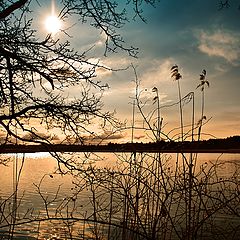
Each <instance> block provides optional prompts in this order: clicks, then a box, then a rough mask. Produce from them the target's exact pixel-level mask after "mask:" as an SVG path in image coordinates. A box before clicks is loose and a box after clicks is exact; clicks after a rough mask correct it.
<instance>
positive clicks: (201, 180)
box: [0, 66, 240, 240]
mask: <svg viewBox="0 0 240 240" xmlns="http://www.w3.org/2000/svg"><path fill="white" fill-rule="evenodd" d="M205 73H206V72H204V71H203V72H202V75H200V81H201V83H200V85H199V87H201V92H202V105H201V110H200V115H201V119H202V118H203V116H204V108H205V97H204V88H203V85H205V84H207V82H206V79H205V77H206V74H205ZM171 74H172V76H173V77H175V78H178V79H176V80H177V81H178V84H179V79H180V76H177V75H178V74H179V72H178V67H177V66H174V67H173V68H172V69H171ZM181 78H182V76H181ZM207 85H208V84H207ZM139 89H140V82H139V81H138V80H137V77H136V95H135V99H134V105H133V121H132V127H131V128H132V134H133V133H134V128H135V127H136V126H135V125H134V123H135V117H136V114H139V115H140V116H141V118H142V121H143V123H144V124H143V126H144V130H145V131H146V132H148V133H149V136H150V134H151V138H152V139H153V140H155V141H158V142H159V143H161V141H163V140H165V141H169V142H170V141H172V140H175V139H171V137H170V135H169V134H168V133H166V132H164V128H163V117H162V115H161V107H162V106H161V104H160V103H161V101H160V100H161V99H160V97H161V94H160V92H159V90H158V88H157V87H153V88H152V89H153V93H154V94H155V96H154V97H153V99H152V100H153V104H152V102H151V104H152V106H153V108H154V109H153V110H150V112H147V111H146V110H145V107H146V106H147V104H146V102H143V100H142V99H141V91H140V90H139ZM178 93H179V94H178V100H177V101H176V104H179V114H180V127H179V128H177V129H178V130H180V133H179V134H178V135H177V139H178V140H179V141H183V140H184V139H185V138H187V137H190V139H191V140H192V141H195V139H197V140H200V139H201V134H202V132H201V129H202V122H201V123H200V125H199V123H195V116H196V115H197V112H195V111H196V109H195V102H194V101H195V99H194V96H195V93H194V92H191V93H188V94H186V95H185V96H184V97H182V93H181V89H180V85H178ZM188 103H192V107H191V109H192V113H191V116H192V118H191V119H192V122H191V124H190V130H187V127H188V126H184V122H185V121H184V115H183V107H184V104H188ZM135 108H136V109H135ZM148 109H149V108H148ZM155 116H156V117H155ZM196 130H197V133H195V132H196ZM132 141H133V136H132ZM114 156H115V157H114V159H115V160H113V161H115V164H113V165H111V166H107V165H101V164H99V163H98V161H99V159H100V158H99V156H98V158H96V157H94V155H93V156H92V155H90V154H89V155H84V156H82V157H81V158H79V156H75V155H73V156H69V157H66V156H65V158H64V160H61V158H60V156H58V160H59V168H60V170H61V171H59V172H60V173H61V174H70V175H71V176H72V179H73V180H72V181H73V185H74V187H72V189H71V190H70V191H69V195H68V196H66V197H65V198H61V197H60V196H59V191H60V187H61V186H56V192H55V195H54V196H52V197H50V196H48V194H46V192H45V189H44V184H43V183H44V181H45V179H46V177H50V178H51V177H54V175H50V176H43V178H42V179H41V180H40V182H39V183H38V184H35V188H36V191H37V193H38V195H39V196H40V198H41V201H42V203H43V209H42V210H41V211H40V212H36V211H34V210H31V211H27V212H26V213H25V214H21V215H18V214H17V210H18V209H17V208H15V209H14V211H13V208H9V207H8V206H9V202H11V199H10V198H5V199H4V198H3V197H1V198H0V230H1V229H10V230H11V231H10V232H11V234H9V233H8V232H4V233H3V234H2V236H4V237H5V238H7V237H9V239H11V238H12V239H14V237H15V236H16V235H15V234H14V229H16V227H19V226H20V227H21V226H22V227H23V226H26V225H28V226H29V224H32V225H33V226H35V228H36V229H35V231H36V232H37V233H36V234H35V235H34V236H35V237H36V239H41V237H43V235H42V231H43V230H42V229H46V228H47V229H49V232H52V233H53V232H54V234H55V235H56V236H58V237H59V238H60V239H95V240H100V239H108V240H114V239H116V240H158V239H159V240H162V239H164V240H169V239H182V240H185V239H189V240H190V239H218V240H221V239H238V236H239V234H240V228H239V226H240V208H239V204H240V194H239V191H240V189H239V181H240V170H239V169H240V168H239V167H240V166H239V162H238V161H236V162H229V161H222V160H221V158H220V157H219V159H216V161H214V162H210V161H207V162H204V163H201V162H199V161H200V159H199V155H198V154H185V153H179V154H171V155H168V154H162V153H154V154H152V153H136V152H132V153H129V154H126V153H122V154H114ZM64 163H67V164H65V167H64ZM62 165H63V166H62ZM69 166H71V167H69ZM227 166H231V169H233V171H232V172H230V173H229V174H228V175H227V174H226V172H225V171H226V170H225V169H226V168H227ZM223 172H225V174H224V175H223V174H222V173H223ZM19 178H20V176H19V177H18V181H19ZM52 206H54V208H53V207H52ZM12 218H14V222H13V221H11V219H12ZM36 223H38V224H36ZM18 229H19V228H18ZM50 230H51V231H50ZM52 233H49V236H53V235H51V234H52Z"/></svg>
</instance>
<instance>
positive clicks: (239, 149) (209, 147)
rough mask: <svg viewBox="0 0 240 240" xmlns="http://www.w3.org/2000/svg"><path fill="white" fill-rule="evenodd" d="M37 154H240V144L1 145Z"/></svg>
mask: <svg viewBox="0 0 240 240" xmlns="http://www.w3.org/2000/svg"><path fill="white" fill-rule="evenodd" d="M37 152H138V153H144V152H146V153H236V154H237V153H240V143H239V142H230V143H228V144H227V143H226V142H223V143H219V142H218V143H216V142H212V141H210V142H209V141H199V142H159V143H125V144H117V143H109V144H106V145H76V144H72V145H70V144H51V145H50V144H39V145H15V144H5V145H0V154H7V153H37Z"/></svg>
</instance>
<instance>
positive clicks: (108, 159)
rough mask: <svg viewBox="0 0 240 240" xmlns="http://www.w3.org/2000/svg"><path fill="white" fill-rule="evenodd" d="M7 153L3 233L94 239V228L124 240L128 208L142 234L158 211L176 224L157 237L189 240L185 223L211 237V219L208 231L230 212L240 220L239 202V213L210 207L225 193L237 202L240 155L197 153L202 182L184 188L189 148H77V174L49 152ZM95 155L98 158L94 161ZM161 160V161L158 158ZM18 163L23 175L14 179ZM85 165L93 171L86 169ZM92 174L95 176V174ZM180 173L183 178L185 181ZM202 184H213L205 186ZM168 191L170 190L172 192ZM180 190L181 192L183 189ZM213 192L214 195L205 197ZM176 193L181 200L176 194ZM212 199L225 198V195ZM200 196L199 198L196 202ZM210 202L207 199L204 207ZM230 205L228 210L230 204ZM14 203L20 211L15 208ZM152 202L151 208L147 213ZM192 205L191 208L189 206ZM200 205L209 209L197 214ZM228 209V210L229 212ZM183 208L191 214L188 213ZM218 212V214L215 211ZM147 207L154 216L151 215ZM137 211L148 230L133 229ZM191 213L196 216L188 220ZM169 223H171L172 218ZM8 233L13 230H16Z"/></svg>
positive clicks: (2, 172)
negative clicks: (90, 151)
mask: <svg viewBox="0 0 240 240" xmlns="http://www.w3.org/2000/svg"><path fill="white" fill-rule="evenodd" d="M2 156H3V157H4V158H5V159H6V158H7V156H9V157H10V158H11V161H10V162H9V163H8V164H7V166H3V165H0V183H1V187H0V200H1V202H0V203H1V213H0V215H1V216H0V223H1V225H0V239H11V238H12V239H97V238H96V236H97V234H99V235H101V236H102V239H124V236H125V238H126V239H127V236H128V235H129V232H128V231H123V230H121V233H119V230H116V229H118V227H116V226H117V225H118V224H119V221H120V220H121V224H123V225H124V224H125V223H123V222H122V217H123V215H124V219H126V214H127V218H128V219H130V218H131V223H129V222H128V221H127V222H126V224H127V225H126V226H127V227H126V229H127V228H131V227H132V226H133V225H135V228H134V229H135V230H136V231H139V232H143V233H145V232H147V231H148V229H149V228H153V225H152V224H153V220H154V219H155V216H154V214H158V216H160V217H161V221H160V220H159V221H157V223H158V224H159V228H160V227H162V226H168V225H169V223H168V222H170V220H171V222H173V223H174V224H172V225H171V226H172V227H173V226H174V229H171V231H170V230H169V231H167V230H166V231H165V232H164V233H163V232H161V234H160V233H159V234H160V235H161V238H160V237H159V236H160V235H159V236H158V235H157V234H156V236H155V237H156V239H158V238H157V237H159V239H181V237H182V239H184V233H183V232H184V231H185V230H184V229H185V228H184V227H183V226H191V227H192V228H194V229H197V230H196V236H200V235H201V237H202V238H200V237H199V239H204V238H206V239H207V236H208V235H204V234H203V232H208V231H209V227H210V225H209V224H210V223H212V224H213V222H216V223H217V224H218V226H217V227H216V228H212V230H211V231H217V229H222V228H223V223H225V221H229V219H231V222H230V223H229V226H232V229H234V227H235V225H238V224H240V219H239V215H237V214H239V209H235V210H236V214H234V213H232V214H229V215H227V214H226V209H225V206H223V211H220V209H215V208H214V207H213V205H215V206H216V204H218V206H219V207H220V206H221V204H222V205H224V202H223V200H224V198H228V197H229V199H230V200H231V201H232V202H231V204H236V206H237V203H236V201H237V200H238V199H237V197H235V198H234V196H235V195H234V193H233V192H231V191H233V189H236V188H239V186H235V185H234V184H235V182H234V181H235V180H236V182H238V183H239V180H240V178H239V171H240V170H239V166H240V154H223V155H222V154H198V156H197V164H194V165H196V166H195V168H194V169H195V170H194V171H195V173H196V179H197V178H198V180H197V183H198V185H196V186H195V185H194V184H192V185H191V189H194V190H193V191H189V189H190V188H188V190H186V189H187V187H184V188H182V190H179V188H180V187H181V186H182V184H183V183H186V186H188V183H187V182H188V176H189V175H187V174H186V175H182V174H181V171H184V169H186V166H188V165H185V163H184V161H187V159H189V158H190V154H186V155H184V158H182V156H177V155H176V154H164V155H161V157H160V158H159V156H158V155H156V154H146V155H144V156H143V155H142V154H141V155H138V156H134V155H131V154H126V153H125V154H117V155H116V154H110V153H108V154H98V156H95V155H91V156H90V155H83V154H80V155H79V156H80V157H79V162H80V161H81V162H82V161H85V160H84V159H85V158H86V159H87V160H86V162H84V164H83V165H80V166H78V167H81V166H82V167H83V169H85V170H84V171H83V172H85V173H81V171H80V173H79V171H78V170H76V169H71V171H70V170H69V169H66V168H65V167H63V169H62V170H63V172H62V173H59V171H57V170H58V163H57V161H56V159H54V158H52V157H51V156H50V155H49V154H47V153H37V154H25V155H24V161H23V155H22V154H18V155H11V156H10V155H2ZM156 156H157V157H156ZM74 157H76V156H74ZM178 158H179V159H178ZM76 159H78V158H75V159H74V161H73V160H72V159H71V160H69V163H74V164H75V163H76V162H77V161H78V160H76ZM94 159H97V161H96V162H95V160H94ZM153 159H154V161H153ZM156 159H160V161H155V160H156ZM178 161H179V163H177V162H178ZM150 162H151V163H150ZM215 163H217V165H215ZM119 166H121V168H119ZM20 169H21V174H20V175H19V181H17V176H18V173H19V171H20ZM156 169H157V170H156ZM70 172H71V174H70ZM86 172H88V174H87V175H84V174H86ZM160 172H161V173H160ZM176 172H178V173H177V174H178V175H176ZM122 173H124V174H122ZM125 173H126V174H125ZM216 174H217V175H216ZM95 175H98V177H96V178H95ZM132 176H135V177H134V178H133V177H132ZM170 176H172V178H170ZM216 176H217V177H216ZM86 178H87V180H86ZM214 178H217V179H214ZM113 179H114V180H113ZM133 179H134V180H133ZM172 179H174V181H173V180H172ZM176 179H177V181H176ZM179 179H182V180H181V183H180V182H179ZM200 179H201V180H200ZM234 179H235V180H234ZM223 180H224V181H223ZM201 181H202V182H201ZM204 181H205V182H204ZM206 181H208V182H207V183H206ZM16 182H18V186H17V189H18V190H17V194H15V195H13V196H12V194H13V193H14V192H15V189H16ZM216 182H217V183H216ZM204 184H205V185H208V188H206V186H205V185H204ZM222 184H224V186H225V187H226V188H229V191H228V192H227V193H225V194H224V195H223V196H222V195H221V193H220V194H219V192H220V191H222V189H219V188H220V187H221V188H223V185H222ZM233 185H234V186H233ZM195 189H196V191H195ZM140 190H141V191H140ZM210 190H211V193H206V194H204V195H203V196H202V195H201V196H200V194H199V193H198V191H201V192H204V191H210ZM218 190H219V191H218ZM239 190H240V189H239ZM167 191H170V192H171V191H172V192H173V193H172V195H171V193H167ZM126 192H127V195H128V197H127V198H126V195H125V194H126ZM139 192H141V193H139ZM183 192H184V194H181V195H180V193H183ZM155 193H157V194H155ZM196 193H198V194H196ZM213 193H214V195H213ZM189 194H191V198H192V199H193V200H192V202H191V203H190V202H189V204H187V205H186V206H185V201H186V199H188V198H186V196H188V195H189ZM194 194H196V196H195V195H194ZM230 194H232V195H231V196H230ZM183 195H184V196H183ZM210 195H211V198H209V199H210V200H209V199H207V200H205V198H207V196H210ZM166 196H167V197H166ZM179 198H181V201H177V199H179ZM215 198H219V199H223V200H221V202H220V200H219V201H218V200H217V199H215ZM233 198H234V199H233ZM147 199H148V201H149V203H148V204H147V203H146V200H147ZM214 199H215V200H214ZM229 199H228V201H230V200H229ZM126 201H127V202H128V203H126ZM198 201H200V202H201V203H200V204H199V203H198ZM215 201H217V202H215ZM163 204H164V205H163ZM206 204H207V205H208V206H205V205H206ZM160 205H161V206H160ZM133 206H134V207H133ZM146 206H147V207H146ZM183 206H184V207H183ZM189 206H190V207H189ZM228 207H229V209H230V205H229V206H228ZM15 208H16V209H17V210H16V211H13V209H15ZM132 208H134V209H135V210H134V211H136V209H137V214H136V212H135V215H134V213H131V211H132V210H131V209H132ZM147 208H149V209H148V211H147V212H146V209H147ZM150 208H151V209H150ZM181 208H182V209H181ZM187 208H189V211H187V210H186V209H187ZM198 208H199V209H200V208H204V209H203V210H201V212H199V213H197V211H196V209H198ZM126 209H127V210H126ZM229 209H228V211H232V210H231V209H230V210H229ZM109 211H110V212H109ZM184 211H186V212H188V213H186V215H185V212H184ZM208 211H209V212H208ZM213 211H216V213H217V214H218V216H217V218H216V215H215V213H213ZM210 212H211V213H210ZM148 214H149V216H148V217H146V216H147V215H148ZM180 214H182V215H181V216H182V217H180ZM139 216H144V222H145V226H147V227H146V228H145V229H144V227H143V226H142V227H141V230H139V229H136V226H138V225H137V224H140V225H142V222H141V221H143V220H140V219H137V218H139ZM189 216H191V219H194V221H192V220H190V217H189ZM167 218H168V220H166V219H167ZM187 218H189V222H188V221H187ZM205 218H206V222H207V224H206V225H201V226H199V227H196V224H197V221H199V222H200V221H203V220H204V221H205ZM59 219H60V220H59ZM84 219H85V220H86V219H88V220H89V221H87V220H86V221H85V220H84ZM169 219H170V220H169ZM94 222H97V224H96V223H94ZM190 222H191V223H190ZM11 223H14V224H15V226H14V228H12V227H10V226H12V225H11ZM18 223H19V225H18ZM105 223H110V224H108V225H107V224H105ZM14 224H13V225H14ZM189 224H190V225H189ZM214 224H215V223H214ZM101 225H102V226H101ZM105 225H106V226H105ZM109 226H111V229H110V227H109ZM211 227H212V226H211ZM200 228H201V231H200V230H199V229H200ZM131 229H132V228H131ZM146 229H147V230H146ZM166 229H170V225H169V226H168V227H166ZM135 230H134V231H135ZM155 230H156V229H155ZM134 231H133V232H134ZM149 231H152V230H149ZM224 231H225V233H223V235H219V237H218V239H221V237H222V239H224V236H226V235H225V234H228V236H231V237H232V236H233V235H231V234H230V235H229V233H228V232H227V231H229V229H225V230H224ZM234 231H235V230H234ZM9 232H12V236H11V234H10V235H9ZM100 232H101V233H100ZM156 232H157V231H156ZM185 232H186V231H185ZM134 234H135V233H134ZM113 236H114V237H113ZM134 236H135V235H134ZM203 236H204V237H203ZM132 239H133V238H132ZM134 239H141V236H140V237H138V238H137V237H136V236H135V238H134ZM142 239H144V237H143V238H142ZM229 239H230V238H229ZM232 239H234V237H232ZM236 239H237V238H236Z"/></svg>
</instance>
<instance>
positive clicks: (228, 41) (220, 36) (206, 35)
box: [197, 30, 240, 65]
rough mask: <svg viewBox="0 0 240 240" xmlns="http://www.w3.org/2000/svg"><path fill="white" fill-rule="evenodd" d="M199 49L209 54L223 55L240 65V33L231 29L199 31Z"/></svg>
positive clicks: (229, 60)
mask: <svg viewBox="0 0 240 240" xmlns="http://www.w3.org/2000/svg"><path fill="white" fill-rule="evenodd" d="M197 37H198V39H199V45H198V49H199V50H200V51H201V52H203V53H206V54H208V55H209V56H216V57H222V58H224V59H225V60H227V61H228V62H230V63H232V64H234V65H236V64H237V65H238V64H239V58H240V48H239V45H240V34H239V33H236V32H231V31H222V30H217V31H214V32H206V31H203V30H202V31H198V33H197Z"/></svg>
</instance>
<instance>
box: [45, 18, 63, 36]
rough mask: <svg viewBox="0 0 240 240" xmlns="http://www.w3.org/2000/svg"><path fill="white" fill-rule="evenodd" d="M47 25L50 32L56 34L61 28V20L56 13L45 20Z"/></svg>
mask: <svg viewBox="0 0 240 240" xmlns="http://www.w3.org/2000/svg"><path fill="white" fill-rule="evenodd" d="M45 27H46V30H47V32H48V33H51V34H56V33H57V32H59V31H60V29H61V20H60V19H59V18H58V17H57V16H56V15H51V16H48V17H47V18H46V20H45Z"/></svg>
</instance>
